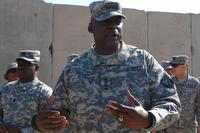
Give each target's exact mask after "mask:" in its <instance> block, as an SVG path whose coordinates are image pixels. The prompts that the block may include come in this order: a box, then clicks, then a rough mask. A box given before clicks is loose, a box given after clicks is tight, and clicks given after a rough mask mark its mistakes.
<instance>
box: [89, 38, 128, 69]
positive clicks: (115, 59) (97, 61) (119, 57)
mask: <svg viewBox="0 0 200 133" xmlns="http://www.w3.org/2000/svg"><path fill="white" fill-rule="evenodd" d="M127 57H128V52H127V46H126V44H124V42H122V43H121V47H120V49H119V50H118V51H116V52H115V53H113V54H111V55H100V54H97V53H96V52H95V50H94V47H93V46H92V47H91V48H90V50H89V63H92V65H93V66H102V65H103V66H111V65H123V64H126V61H127Z"/></svg>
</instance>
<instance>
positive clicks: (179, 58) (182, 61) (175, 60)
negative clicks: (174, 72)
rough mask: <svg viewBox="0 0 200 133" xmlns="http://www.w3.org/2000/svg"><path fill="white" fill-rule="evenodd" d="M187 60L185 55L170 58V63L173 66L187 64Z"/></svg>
mask: <svg viewBox="0 0 200 133" xmlns="http://www.w3.org/2000/svg"><path fill="white" fill-rule="evenodd" d="M188 60H189V57H188V56H187V55H176V56H173V57H172V60H171V61H170V63H171V64H174V65H182V64H186V63H188Z"/></svg>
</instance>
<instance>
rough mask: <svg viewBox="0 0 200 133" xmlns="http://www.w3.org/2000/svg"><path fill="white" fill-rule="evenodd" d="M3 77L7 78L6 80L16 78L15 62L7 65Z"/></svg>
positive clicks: (9, 80)
mask: <svg viewBox="0 0 200 133" xmlns="http://www.w3.org/2000/svg"><path fill="white" fill-rule="evenodd" d="M4 79H5V80H7V82H11V81H15V80H17V63H15V62H14V63H10V64H9V65H8V67H7V70H6V73H5V75H4Z"/></svg>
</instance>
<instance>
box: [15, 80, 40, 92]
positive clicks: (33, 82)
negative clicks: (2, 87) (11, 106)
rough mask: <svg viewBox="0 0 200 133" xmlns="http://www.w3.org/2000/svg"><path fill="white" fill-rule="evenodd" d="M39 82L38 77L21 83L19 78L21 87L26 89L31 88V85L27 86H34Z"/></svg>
mask: <svg viewBox="0 0 200 133" xmlns="http://www.w3.org/2000/svg"><path fill="white" fill-rule="evenodd" d="M37 82H38V78H35V79H34V80H33V81H31V82H28V83H20V82H19V80H18V85H19V87H20V88H22V89H24V90H26V89H29V87H27V86H33V85H35V84H36V83H37Z"/></svg>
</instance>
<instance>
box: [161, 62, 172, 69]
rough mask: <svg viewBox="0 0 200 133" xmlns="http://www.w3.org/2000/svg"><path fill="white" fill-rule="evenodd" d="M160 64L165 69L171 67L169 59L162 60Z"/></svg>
mask: <svg viewBox="0 0 200 133" xmlns="http://www.w3.org/2000/svg"><path fill="white" fill-rule="evenodd" d="M161 66H162V67H163V68H164V69H165V70H167V69H171V68H172V66H171V64H170V61H162V62H161Z"/></svg>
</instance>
